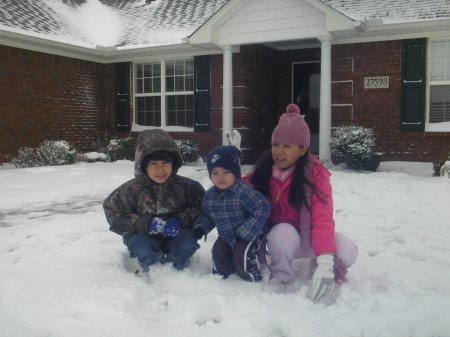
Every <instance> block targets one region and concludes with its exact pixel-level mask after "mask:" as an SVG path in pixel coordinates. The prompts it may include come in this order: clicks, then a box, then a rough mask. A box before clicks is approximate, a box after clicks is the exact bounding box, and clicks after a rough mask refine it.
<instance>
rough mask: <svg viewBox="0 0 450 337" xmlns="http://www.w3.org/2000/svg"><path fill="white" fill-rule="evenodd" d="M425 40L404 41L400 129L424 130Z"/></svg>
mask: <svg viewBox="0 0 450 337" xmlns="http://www.w3.org/2000/svg"><path fill="white" fill-rule="evenodd" d="M425 43H426V40H425V39H413V40H404V41H403V47H402V88H401V121H400V129H402V130H411V131H423V130H424V124H425V123H424V115H425Z"/></svg>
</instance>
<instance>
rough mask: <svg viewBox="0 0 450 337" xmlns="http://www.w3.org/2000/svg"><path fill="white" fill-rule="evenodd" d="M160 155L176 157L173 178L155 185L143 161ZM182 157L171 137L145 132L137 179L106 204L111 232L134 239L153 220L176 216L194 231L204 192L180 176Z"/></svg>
mask: <svg viewBox="0 0 450 337" xmlns="http://www.w3.org/2000/svg"><path fill="white" fill-rule="evenodd" d="M157 151H167V152H170V153H172V154H173V155H174V158H175V159H174V162H173V163H172V176H171V177H170V178H169V179H168V180H167V181H166V182H165V183H164V184H157V183H155V182H154V181H152V180H151V179H150V178H149V177H148V176H147V173H146V171H143V170H142V168H141V163H142V161H143V160H144V158H145V157H146V156H148V155H150V154H152V153H155V152H157ZM181 165H182V156H181V153H180V150H179V149H178V146H177V145H176V143H175V141H174V140H173V139H172V137H170V136H169V134H168V133H166V132H165V131H163V130H146V131H144V132H142V133H141V134H140V135H139V137H138V139H137V143H136V153H135V162H134V175H135V178H134V179H132V180H129V181H127V182H126V183H124V184H122V185H121V186H119V187H118V188H117V189H116V190H114V191H113V192H112V193H111V194H110V195H109V196H108V197H107V198H106V199H105V201H104V202H103V209H104V211H105V215H106V219H107V221H108V223H109V225H110V227H109V229H110V230H111V231H113V232H115V233H117V234H120V235H126V236H129V235H133V234H134V233H135V225H136V224H138V223H142V224H147V223H148V222H149V221H150V220H151V219H152V218H153V217H154V216H158V217H161V218H163V219H168V218H171V217H173V216H176V217H177V218H178V219H179V220H180V222H181V225H182V227H183V228H192V224H193V222H194V220H195V219H196V218H197V217H198V216H199V215H200V208H201V201H202V198H203V195H204V193H205V190H204V188H203V187H202V186H201V185H200V183H198V182H197V181H194V180H192V179H189V178H186V177H182V176H179V175H177V171H178V169H179V168H180V167H181Z"/></svg>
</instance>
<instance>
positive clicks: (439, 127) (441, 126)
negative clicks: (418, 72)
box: [425, 36, 450, 132]
mask: <svg viewBox="0 0 450 337" xmlns="http://www.w3.org/2000/svg"><path fill="white" fill-rule="evenodd" d="M435 41H450V36H449V37H448V38H438V39H428V44H427V74H426V79H427V83H426V95H425V132H450V122H441V123H429V122H428V120H429V117H430V87H431V71H430V69H431V43H432V42H435ZM433 83H434V84H437V85H439V84H449V82H448V81H434V82H433Z"/></svg>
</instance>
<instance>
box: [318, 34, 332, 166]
mask: <svg viewBox="0 0 450 337" xmlns="http://www.w3.org/2000/svg"><path fill="white" fill-rule="evenodd" d="M318 39H319V41H320V45H321V57H320V123H319V159H320V160H321V161H331V154H330V146H329V142H330V138H331V41H332V38H331V37H330V36H324V37H319V38H318Z"/></svg>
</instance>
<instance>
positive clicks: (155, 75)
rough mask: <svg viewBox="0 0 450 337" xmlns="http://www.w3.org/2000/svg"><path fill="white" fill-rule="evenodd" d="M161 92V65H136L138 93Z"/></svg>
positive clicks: (155, 63) (153, 63) (154, 63)
mask: <svg viewBox="0 0 450 337" xmlns="http://www.w3.org/2000/svg"><path fill="white" fill-rule="evenodd" d="M157 92H161V64H160V63H159V62H152V63H140V64H136V93H139V94H145V93H157Z"/></svg>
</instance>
